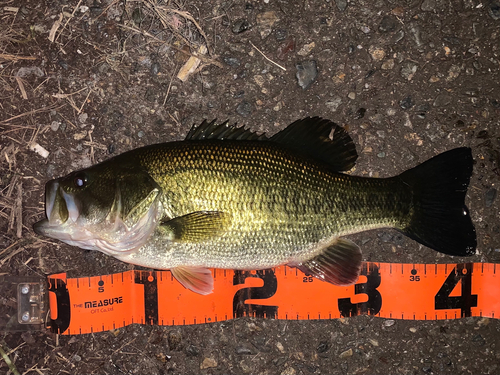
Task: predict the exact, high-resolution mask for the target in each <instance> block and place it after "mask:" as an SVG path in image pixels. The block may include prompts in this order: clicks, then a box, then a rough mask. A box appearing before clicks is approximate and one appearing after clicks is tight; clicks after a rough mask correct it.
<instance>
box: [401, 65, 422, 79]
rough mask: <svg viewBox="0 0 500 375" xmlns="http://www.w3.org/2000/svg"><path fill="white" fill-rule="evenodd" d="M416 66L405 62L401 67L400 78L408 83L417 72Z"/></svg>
mask: <svg viewBox="0 0 500 375" xmlns="http://www.w3.org/2000/svg"><path fill="white" fill-rule="evenodd" d="M417 69H418V66H417V64H415V63H414V62H411V61H406V62H405V63H404V64H403V66H402V67H401V76H403V78H406V79H407V80H408V81H411V80H412V79H413V76H414V75H415V73H416V72H417Z"/></svg>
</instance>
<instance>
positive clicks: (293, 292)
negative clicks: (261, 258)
mask: <svg viewBox="0 0 500 375" xmlns="http://www.w3.org/2000/svg"><path fill="white" fill-rule="evenodd" d="M496 268H497V265H496V264H490V263H464V264H440V265H436V264H394V263H371V262H367V263H364V264H363V268H362V272H361V276H360V278H359V280H358V282H357V283H356V284H355V285H351V286H349V287H337V286H334V285H331V284H329V283H326V282H322V281H320V280H317V279H315V278H312V277H310V276H307V275H304V274H303V273H302V272H300V271H298V270H296V269H294V268H288V267H278V268H275V269H270V270H260V271H228V270H214V271H213V273H214V293H212V294H209V295H207V296H202V295H199V294H196V293H193V292H191V291H189V290H186V289H184V287H182V286H181V284H179V283H178V282H177V281H176V280H175V279H174V278H173V277H172V275H171V273H170V272H169V271H127V272H123V273H118V274H113V275H104V276H96V277H85V278H74V279H71V278H66V275H64V274H60V275H54V276H51V277H50V278H49V288H48V290H49V301H50V308H51V320H52V324H51V328H52V330H53V331H55V332H58V333H61V334H81V333H90V332H98V331H105V330H109V329H115V328H119V327H123V326H126V325H128V324H133V323H139V324H155V325H184V324H198V323H210V322H217V321H221V320H227V319H232V318H238V317H244V316H254V317H261V318H269V319H293V320H301V319H334V318H342V317H352V316H356V315H362V314H364V315H372V316H378V317H383V318H393V319H422V320H423V319H425V320H429V319H431V320H434V319H454V318H461V317H467V316H485V317H493V318H494V317H498V315H499V314H500V301H499V297H498V296H499V295H500V278H499V275H498V274H497V272H496Z"/></svg>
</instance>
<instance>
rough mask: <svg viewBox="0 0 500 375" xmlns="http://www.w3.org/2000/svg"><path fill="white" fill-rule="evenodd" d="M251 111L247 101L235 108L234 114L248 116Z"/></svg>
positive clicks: (251, 107)
mask: <svg viewBox="0 0 500 375" xmlns="http://www.w3.org/2000/svg"><path fill="white" fill-rule="evenodd" d="M252 110H253V106H252V104H251V103H249V102H247V101H243V102H241V103H240V104H238V106H237V107H236V112H237V113H238V114H239V115H241V116H243V117H247V116H249V115H250V114H251V113H252Z"/></svg>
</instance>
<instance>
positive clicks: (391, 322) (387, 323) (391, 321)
mask: <svg viewBox="0 0 500 375" xmlns="http://www.w3.org/2000/svg"><path fill="white" fill-rule="evenodd" d="M394 323H396V321H395V320H394V319H387V320H384V327H391V326H393V325H394Z"/></svg>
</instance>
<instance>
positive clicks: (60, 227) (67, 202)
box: [33, 180, 162, 256]
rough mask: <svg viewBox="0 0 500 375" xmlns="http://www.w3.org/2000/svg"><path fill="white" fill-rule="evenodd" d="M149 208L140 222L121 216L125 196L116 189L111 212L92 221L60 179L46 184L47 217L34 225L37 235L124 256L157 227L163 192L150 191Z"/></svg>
mask: <svg viewBox="0 0 500 375" xmlns="http://www.w3.org/2000/svg"><path fill="white" fill-rule="evenodd" d="M151 201H152V204H151V205H150V207H149V209H148V210H147V211H146V212H145V213H144V215H142V216H141V217H140V218H139V219H138V220H137V222H134V223H125V222H124V221H123V219H122V217H121V216H122V196H121V191H120V189H119V188H117V190H116V193H115V199H114V201H113V205H112V207H111V209H110V211H109V213H108V215H107V216H106V217H105V218H103V219H102V220H97V221H93V222H92V221H89V220H88V218H86V217H85V215H81V208H80V207H81V205H80V202H79V200H78V199H75V197H74V196H73V195H72V194H70V193H66V192H65V191H64V189H63V188H62V187H61V186H60V184H59V182H58V181H57V180H53V181H49V182H48V183H47V185H46V187H45V213H46V216H47V217H46V218H45V219H43V220H40V221H39V222H37V223H35V224H34V225H33V230H34V231H35V233H36V234H38V235H42V236H46V237H50V238H54V239H57V240H60V241H63V242H65V243H67V244H69V245H72V246H78V247H80V248H82V249H87V250H99V251H102V252H103V253H105V254H108V255H113V256H117V255H120V254H121V255H123V254H127V253H130V252H133V251H135V250H136V249H137V248H139V247H141V246H142V245H144V244H145V243H146V241H147V240H148V238H149V236H150V235H151V234H152V232H153V231H154V229H155V228H156V226H157V223H158V220H159V218H160V217H161V216H162V214H161V205H160V194H159V191H158V190H157V189H155V190H153V191H152V192H151Z"/></svg>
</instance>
